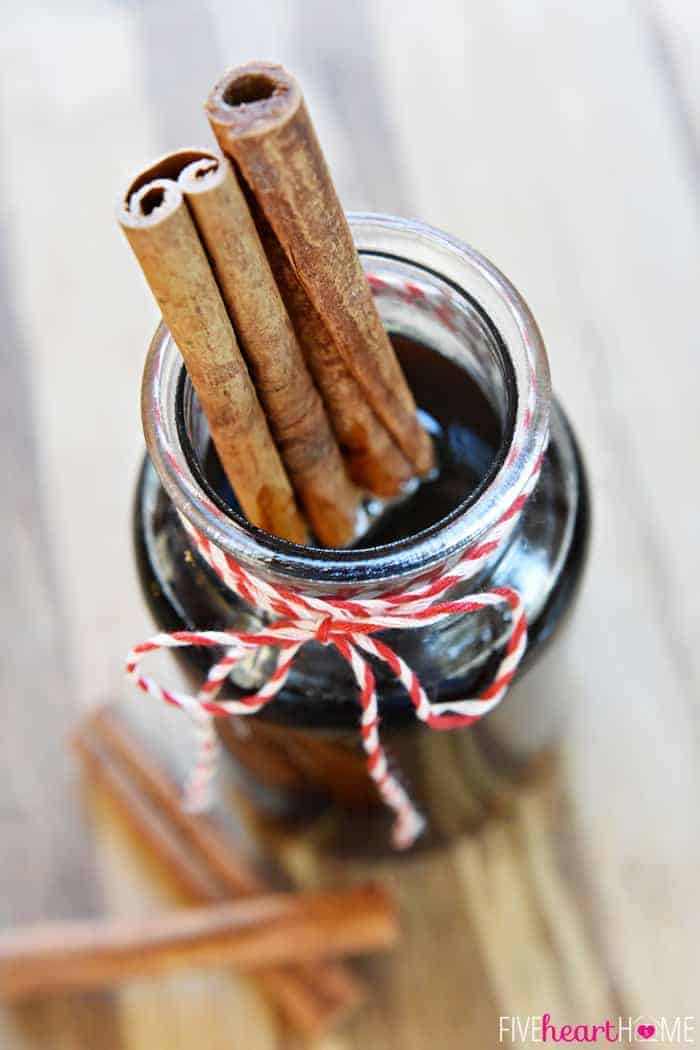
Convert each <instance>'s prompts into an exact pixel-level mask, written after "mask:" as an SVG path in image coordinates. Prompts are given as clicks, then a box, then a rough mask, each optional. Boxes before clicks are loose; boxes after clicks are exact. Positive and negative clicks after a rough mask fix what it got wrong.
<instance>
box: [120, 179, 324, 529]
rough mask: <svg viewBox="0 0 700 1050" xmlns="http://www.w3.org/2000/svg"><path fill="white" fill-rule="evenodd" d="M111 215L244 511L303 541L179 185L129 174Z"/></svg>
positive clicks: (302, 525)
mask: <svg viewBox="0 0 700 1050" xmlns="http://www.w3.org/2000/svg"><path fill="white" fill-rule="evenodd" d="M118 219H119V223H120V225H121V227H122V229H123V231H124V233H125V235H126V237H127V240H128V241H129V244H130V245H131V247H132V249H133V251H134V254H135V255H136V257H137V259H138V261H139V263H140V265H141V269H142V270H143V272H144V275H145V277H146V280H147V282H148V284H149V286H150V288H151V291H152V292H153V295H154V296H155V299H156V301H157V303H158V306H159V307H160V310H161V313H162V315H163V320H164V321H165V323H166V324H167V326H168V328H169V329H170V331H171V333H172V336H173V339H174V340H175V342H176V344H177V346H178V348H179V350H180V352H181V353H182V356H183V358H184V360H185V364H186V366H187V371H188V373H189V376H190V378H191V380H192V383H193V385H194V388H195V390H196V392H197V396H198V397H199V400H200V403H201V405H202V409H203V411H204V413H205V415H206V417H207V420H208V422H209V429H210V432H211V436H212V440H213V442H214V444H215V446H216V450H217V452H218V454H219V458H220V460H221V464H222V466H223V468H224V471H225V472H226V475H227V477H228V478H229V480H230V482H231V484H232V486H233V488H234V491H235V493H236V496H237V498H238V500H239V502H240V504H241V507H242V508H243V511H244V513H245V514H246V515H247V517H248V519H249V520H250V521H251V522H252V523H253V524H254V525H258V526H260V528H263V529H266V530H267V531H268V532H271V533H273V534H274V535H276V536H279V537H281V538H283V539H286V540H290V541H292V542H294V543H305V542H306V540H307V538H308V532H307V528H306V525H305V522H304V520H303V518H302V516H301V514H300V512H299V509H298V507H297V504H296V500H295V498H294V493H293V491H292V487H291V484H290V482H289V478H288V477H287V473H286V471H285V469H284V466H283V464H282V461H281V459H280V456H279V453H278V451H277V449H276V447H275V443H274V441H273V439H272V435H271V433H270V430H269V427H268V425H267V420H266V419H265V414H264V412H263V410H262V408H261V406H260V402H259V400H258V397H257V394H256V392H255V388H254V386H253V383H252V381H251V378H250V375H249V373H248V369H247V367H246V363H245V361H244V359H243V357H242V355H241V352H240V349H239V347H238V342H237V340H236V336H235V333H234V331H233V328H232V325H231V322H230V320H229V317H228V314H227V313H226V307H225V306H224V303H223V300H222V298H221V295H220V293H219V289H218V287H217V284H216V281H215V279H214V276H213V274H212V271H211V267H210V266H209V262H208V260H207V257H206V254H205V252H204V249H203V247H202V244H201V242H200V239H199V236H198V234H197V230H196V228H195V225H194V223H193V221H192V218H191V216H190V213H189V211H188V209H187V205H186V203H185V200H184V197H183V195H182V192H181V191H180V189H179V188H178V186H177V184H176V183H175V182H174V181H173V180H172V179H168V178H157V177H156V178H150V177H148V178H146V179H145V180H144V179H143V178H141V179H139V180H136V182H135V183H133V184H132V186H131V187H130V188H129V190H128V191H127V193H126V195H125V198H124V201H123V203H122V205H121V206H120V208H119V212H118Z"/></svg>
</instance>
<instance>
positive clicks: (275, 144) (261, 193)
mask: <svg viewBox="0 0 700 1050" xmlns="http://www.w3.org/2000/svg"><path fill="white" fill-rule="evenodd" d="M207 113H208V117H209V122H210V124H211V126H212V128H213V130H214V133H215V134H216V137H217V139H218V142H219V145H220V146H221V148H222V149H223V151H224V152H225V153H226V154H228V155H229V156H230V157H232V158H233V159H234V161H235V163H236V165H237V167H238V169H239V170H240V172H241V174H242V176H243V178H244V179H245V181H246V183H247V184H248V186H249V188H250V190H251V192H252V193H253V195H254V196H255V198H256V200H257V202H258V204H259V205H260V207H261V209H262V211H263V213H264V215H265V218H266V219H267V221H268V222H269V223H270V226H271V227H272V229H273V231H274V233H275V236H276V237H277V239H278V240H279V242H280V244H281V246H282V248H283V249H284V251H285V254H286V256H287V258H288V259H289V261H290V263H291V265H292V267H293V268H294V271H295V273H296V274H297V276H298V278H299V280H300V282H301V284H302V286H303V288H304V291H305V292H306V294H307V295H308V297H309V300H310V301H311V303H312V304H313V306H314V307H315V309H316V311H317V312H318V313H319V315H320V316H321V318H322V319H323V321H324V323H325V325H326V327H327V328H328V330H329V332H330V334H331V336H332V338H333V341H334V343H335V347H336V350H337V351H338V353H339V354H340V355H341V357H342V359H343V361H344V363H345V365H346V367H347V368H348V369H349V371H350V372H351V373H352V375H353V376H354V378H355V379H356V380H357V383H358V384H359V386H360V388H361V389H362V390H363V391H364V393H365V396H366V397H367V399H368V400H369V402H370V405H371V406H372V408H373V410H374V411H375V413H376V414H377V416H378V417H379V418H380V419H381V421H382V422H383V423H384V425H385V426H386V427H387V429H388V430H389V431H390V432H391V434H392V435H393V437H394V439H395V440H396V442H397V444H398V445H399V447H400V448H401V451H402V452H403V453H404V455H405V456H406V457H407V458H408V459H409V460H410V462H411V463H412V464H413V466H414V468H415V470H416V472H417V473H419V474H424V473H426V472H427V471H428V470H429V469H430V468H431V466H432V464H433V450H432V445H431V443H430V439H429V437H428V435H427V434H426V432H425V431H424V430H423V428H422V427H421V425H420V423H419V421H418V418H417V416H416V406H415V402H414V400H413V396H412V394H411V391H410V389H409V387H408V384H407V382H406V379H405V377H404V375H403V372H402V371H401V367H400V365H399V363H398V360H397V358H396V355H395V353H394V350H393V347H392V346H391V343H390V341H389V338H388V336H387V334H386V332H385V330H384V328H383V326H382V324H381V321H380V319H379V315H378V314H377V311H376V308H375V306H374V302H373V299H372V294H371V292H370V289H369V287H368V285H367V281H366V280H365V276H364V272H363V270H362V265H361V263H360V260H359V256H358V254H357V251H356V250H355V246H354V244H353V240H352V236H351V233H350V229H349V227H348V224H347V221H346V219H345V215H344V213H343V210H342V208H341V206H340V202H339V200H338V197H337V194H336V192H335V189H334V186H333V183H332V180H331V177H330V174H329V172H328V169H327V167H326V163H325V160H324V158H323V154H322V152H321V148H320V146H319V143H318V140H317V138H316V134H315V132H314V129H313V126H312V124H311V120H310V118H309V114H308V112H307V110H306V106H305V104H304V100H303V97H302V94H301V90H300V88H299V85H298V83H297V81H296V80H295V79H294V78H293V77H292V76H291V75H290V74H289V73H288V72H287V71H286V70H285V69H283V68H282V67H281V66H276V65H272V64H270V63H265V62H252V63H249V64H248V65H246V66H241V67H239V68H238V69H234V70H231V71H230V72H228V73H226V74H225V75H224V77H222V79H221V80H220V81H219V83H218V84H217V85H216V86H215V88H214V89H213V91H212V92H211V94H210V96H209V98H208V100H207Z"/></svg>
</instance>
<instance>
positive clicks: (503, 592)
mask: <svg viewBox="0 0 700 1050" xmlns="http://www.w3.org/2000/svg"><path fill="white" fill-rule="evenodd" d="M415 287H416V286H411V289H413V288H415ZM411 289H409V291H408V293H407V292H404V294H409V293H410V294H412V295H415V294H416V293H415V292H412V291H411ZM421 294H422V293H421ZM529 386H530V387H531V389H530V390H529V391H528V395H527V404H526V413H525V421H524V425H523V428H522V431H527V430H529V428H530V423H531V419H532V406H533V405H534V370H532V371H531V382H530V384H529ZM522 431H521V433H522ZM512 454H513V451H512V449H511V455H512ZM516 454H517V448H516ZM541 463H542V456H540V457H539V459H538V461H537V463H536V464H535V467H534V469H533V470H532V472H531V474H530V477H529V478H528V481H527V483H526V484H525V486H524V488H523V489H522V491H521V492H520V493H519V494H518V496H517V497H516V498H515V499H514V501H513V503H512V504H511V506H510V507H509V508H508V510H507V511H506V512H505V513H504V514H503V515H502V517H501V518H500V520H499V521H498V522H497V523H496V525H495V526H494V527H493V528H492V529H491V530H490V532H489V533H488V535H487V536H486V537H485V538H483V539H482V540H481V541H479V543H478V544H477V545H476V546H474V547H472V548H471V549H470V550H468V551H466V553H465V554H464V555H463V556H462V558H461V559H460V561H459V562H458V563H457V564H456V565H455V566H454V567H453V568H451V569H449V570H447V571H445V572H443V573H442V574H441V575H439V576H437V577H435V578H433V579H432V580H431V581H430V582H428V583H426V582H424V581H423V582H421V583H419V584H415V585H414V586H412V587H409V588H407V589H405V590H403V591H395V592H392V593H387V594H383V595H381V596H378V597H375V598H352V599H339V598H319V597H314V596H312V595H309V594H301V593H299V592H298V591H293V590H289V589H286V588H283V587H278V586H274V585H272V584H270V583H267V582H266V581H264V580H262V579H259V578H258V577H256V576H254V575H253V574H252V573H250V572H249V571H248V570H247V569H244V568H243V566H242V565H239V564H238V563H237V562H236V561H235V559H234V558H233V557H231V555H230V554H227V553H226V552H225V551H223V550H221V549H220V548H219V547H217V546H215V545H214V544H213V543H212V542H211V541H210V540H209V539H207V537H206V536H204V535H203V534H202V533H201V532H199V531H198V530H197V529H195V528H194V526H193V525H192V524H191V523H190V522H188V521H187V520H186V519H185V518H184V517H183V518H182V521H183V524H184V526H185V528H186V529H187V532H188V534H189V536H190V538H191V540H192V543H193V546H194V547H195V548H196V550H197V552H198V553H199V554H200V555H201V556H202V558H204V560H205V561H206V562H207V563H208V564H209V565H210V566H211V568H212V569H213V570H214V572H215V573H216V574H217V575H218V576H219V578H220V579H221V581H222V582H223V583H224V585H225V586H226V587H228V588H229V589H230V590H232V591H233V592H234V593H235V594H237V595H238V596H239V597H240V598H241V599H242V600H243V601H245V602H247V603H248V604H250V605H251V606H253V607H254V608H255V609H256V610H258V611H262V612H263V613H265V614H267V615H268V616H269V617H271V619H272V622H270V623H269V624H268V625H267V626H265V627H263V628H262V629H261V630H259V631H256V632H254V633H252V634H249V633H246V632H243V631H206V630H205V631H174V632H173V633H171V634H165V633H163V634H156V635H154V636H153V637H152V638H150V639H148V640H147V641H145V642H142V643H141V644H140V645H137V646H136V647H135V648H134V649H132V651H131V652H130V653H129V655H128V657H127V664H126V669H127V674H128V675H129V677H130V678H132V679H133V681H135V682H136V684H137V685H138V686H139V688H140V689H142V690H143V691H144V692H145V693H148V694H149V695H150V696H152V697H155V698H156V699H158V700H164V701H166V702H167V703H169V704H174V705H175V706H176V707H181V708H183V709H184V710H186V711H187V712H189V713H190V715H191V716H192V718H193V720H194V724H195V730H196V736H197V744H198V756H197V760H196V764H195V766H194V768H193V771H192V774H191V776H190V779H189V782H188V785H187V788H186V798H185V801H186V805H187V806H188V808H190V809H193V810H201V809H204V808H206V807H207V806H208V805H209V802H210V796H211V789H212V784H213V779H214V775H215V771H216V755H217V740H216V734H215V732H214V719H215V718H223V717H230V716H231V715H250V714H254V713H255V712H256V711H259V710H260V709H261V708H262V707H264V706H265V705H266V704H268V703H270V701H271V700H273V699H274V698H275V696H276V695H277V694H278V693H279V691H280V690H281V689H282V687H283V686H284V683H285V682H286V680H287V677H288V675H289V672H290V669H291V666H292V663H293V662H294V658H295V656H296V654H297V653H298V651H299V650H300V649H301V647H302V646H303V645H305V644H306V643H307V642H310V641H316V642H320V643H321V644H322V645H332V646H334V647H335V648H336V649H337V651H338V652H339V653H340V655H341V656H342V657H343V659H344V660H346V661H347V663H348V664H349V665H350V667H351V669H352V672H353V675H354V677H355V680H356V682H357V685H358V688H359V702H360V707H361V710H362V715H361V719H360V733H361V739H362V746H363V748H364V750H365V753H366V755H367V769H368V772H369V775H370V776H371V777H372V779H373V780H374V782H375V784H376V786H377V790H378V792H379V794H380V796H381V797H382V799H383V800H384V802H385V803H386V804H387V805H388V806H389V807H390V808H391V809H392V810H394V813H395V823H394V830H393V839H394V844H395V845H396V846H397V847H398V848H407V847H409V846H411V845H412V844H413V842H414V841H415V839H416V838H417V837H418V835H420V833H421V831H422V830H423V827H424V824H425V822H424V819H423V817H422V816H421V815H420V813H419V812H418V810H417V809H416V807H415V806H414V804H413V802H412V801H411V799H410V798H409V796H408V794H407V792H406V790H405V789H404V787H403V786H402V784H401V783H400V781H399V779H398V778H397V776H396V775H395V774H394V773H393V772H392V771H391V770H390V768H389V763H388V761H387V757H386V754H385V752H384V748H383V747H382V743H381V740H380V737H379V721H380V718H379V707H378V701H377V692H376V688H375V678H374V674H373V672H372V668H371V666H370V663H369V662H368V660H367V656H370V657H373V658H374V659H376V660H378V661H380V662H382V663H384V664H386V665H387V666H388V667H389V668H390V670H391V671H392V672H393V674H394V675H395V676H396V678H398V680H399V681H400V682H401V683H402V685H403V686H404V688H405V689H406V692H407V694H408V696H409V698H410V700H411V703H412V704H413V707H414V710H415V714H416V717H417V718H419V719H420V720H421V721H422V722H424V723H425V724H426V725H428V726H429V727H430V728H431V729H455V728H458V727H461V726H468V725H471V724H472V723H473V722H476V721H478V719H480V718H482V717H483V716H484V715H485V714H486V713H487V712H488V711H490V710H491V709H492V708H494V707H495V706H496V705H497V704H498V703H499V702H500V701H501V700H502V699H503V696H504V695H505V693H506V691H507V689H508V686H509V684H510V682H511V680H512V678H513V676H514V675H515V672H516V670H517V668H518V665H519V663H520V660H521V659H522V656H523V653H524V652H525V648H526V644H527V623H526V618H525V613H524V610H523V606H522V602H521V598H520V595H519V594H518V592H517V591H515V590H513V589H512V588H509V587H496V588H492V589H490V590H487V591H483V592H481V593H478V594H471V595H467V596H466V597H464V598H459V599H452V600H450V599H445V597H444V596H445V595H446V594H447V593H448V592H449V591H451V590H453V589H454V588H455V587H456V586H457V585H458V584H460V583H462V582H463V581H464V580H466V579H469V578H472V577H474V576H475V575H476V574H477V573H478V572H479V571H480V569H481V568H482V567H483V566H484V565H485V564H486V563H487V562H488V561H489V560H490V559H491V558H492V557H493V556H494V554H495V552H496V551H497V550H498V549H499V548H500V547H501V546H502V544H503V543H504V542H505V540H506V539H507V537H508V536H509V535H510V534H511V532H512V529H513V527H514V525H515V523H516V521H517V519H518V517H519V516H520V513H521V511H522V509H523V507H524V505H525V503H526V502H527V500H528V498H529V496H530V494H531V493H532V491H533V489H534V488H535V486H536V484H537V480H538V477H539V473H540V468H541ZM503 605H507V606H508V607H509V610H510V618H511V631H510V635H509V639H508V642H507V644H506V648H505V652H504V655H503V658H502V660H501V662H500V665H499V667H498V669H497V671H496V674H495V676H494V679H493V681H492V682H491V684H490V685H489V687H488V688H487V689H486V690H485V691H484V692H483V693H482V694H481V695H480V696H479V697H477V698H475V699H469V700H460V701H449V702H447V703H440V704H433V703H431V702H430V700H429V699H428V697H427V695H426V693H425V690H424V689H423V686H422V685H421V682H420V679H419V678H418V675H417V674H416V673H415V672H414V671H413V670H412V669H411V668H410V667H409V666H408V664H407V663H406V662H405V661H404V660H403V659H402V658H401V657H400V656H399V655H398V654H397V653H396V652H395V651H394V650H393V649H391V648H390V647H389V646H388V645H386V643H385V642H382V641H381V640H380V639H379V638H378V637H376V633H377V632H378V631H383V630H388V629H396V628H401V629H412V628H419V627H425V626H428V625H429V624H435V623H439V622H440V621H442V620H444V619H446V618H447V617H450V616H455V615H459V614H466V613H475V612H478V611H479V610H481V609H484V608H486V607H489V606H503ZM188 646H198V647H203V648H221V649H223V650H224V655H223V656H222V657H221V658H220V659H219V660H218V661H217V662H216V663H215V664H214V665H213V666H212V668H211V670H210V671H209V674H208V675H207V678H206V681H205V682H204V684H203V685H202V687H201V689H200V690H199V692H198V694H197V695H196V696H190V695H188V694H186V693H181V692H177V691H175V690H170V689H165V688H164V687H163V686H161V685H159V684H158V683H157V682H156V681H155V680H154V679H152V678H150V677H147V676H146V675H144V674H142V673H141V671H140V663H141V661H142V660H143V659H144V657H145V656H146V655H147V654H148V653H152V652H154V651H155V650H158V649H174V648H183V647H188ZM268 647H269V648H271V649H272V650H274V651H275V652H276V665H275V669H274V671H273V672H272V673H271V674H270V676H269V678H268V679H267V681H266V682H265V684H264V685H263V686H262V687H261V688H260V689H259V690H258V692H256V693H254V694H252V695H250V696H245V697H242V698H240V699H238V700H225V701H224V700H218V699H217V697H218V694H219V692H220V691H221V688H222V686H223V685H224V683H225V682H226V679H227V678H228V676H229V674H230V672H231V670H232V669H233V668H234V667H235V665H236V664H237V663H238V662H239V661H240V660H241V659H242V657H244V656H245V655H246V654H247V653H250V652H255V651H257V650H260V649H262V648H268Z"/></svg>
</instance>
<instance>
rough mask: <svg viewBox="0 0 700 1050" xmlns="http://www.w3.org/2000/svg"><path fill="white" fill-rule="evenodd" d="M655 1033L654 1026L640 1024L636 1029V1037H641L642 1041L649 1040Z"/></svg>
mask: <svg viewBox="0 0 700 1050" xmlns="http://www.w3.org/2000/svg"><path fill="white" fill-rule="evenodd" d="M655 1031H656V1025H653V1024H640V1025H638V1027H637V1035H639V1036H641V1038H642V1039H651V1037H652V1035H653V1034H654V1032H655Z"/></svg>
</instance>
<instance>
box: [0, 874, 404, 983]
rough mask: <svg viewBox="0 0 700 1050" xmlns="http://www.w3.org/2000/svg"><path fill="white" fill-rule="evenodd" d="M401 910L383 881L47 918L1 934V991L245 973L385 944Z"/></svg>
mask: <svg viewBox="0 0 700 1050" xmlns="http://www.w3.org/2000/svg"><path fill="white" fill-rule="evenodd" d="M397 932H398V931H397V925H396V916H395V912H394V909H393V906H392V904H391V901H390V900H389V898H388V896H387V894H386V893H385V892H384V891H383V890H382V889H380V887H378V886H364V887H358V888H355V889H349V890H340V891H335V892H329V891H326V892H320V891H316V892H313V893H278V894H268V895H266V896H255V897H249V898H247V899H241V900H238V901H229V902H227V903H224V904H216V905H209V906H207V907H205V908H186V909H180V910H179V911H171V912H168V913H166V914H164V915H159V916H155V917H146V918H141V919H139V920H138V921H124V920H114V919H112V920H110V919H103V920H92V919H88V920H83V921H72V922H54V923H44V924H42V925H38V926H29V927H24V928H21V929H18V930H9V931H7V932H4V933H0V998H2V999H4V1000H5V1001H12V1002H16V1001H18V1000H20V999H27V998H30V997H36V996H46V995H51V994H56V993H60V992H66V991H80V992H85V991H90V990H92V989H95V988H103V987H108V986H110V985H114V984H118V983H121V982H124V981H126V980H128V979H129V978H133V977H144V976H158V975H162V974H168V973H173V972H175V971H178V970H184V969H194V968H196V967H205V968H214V967H221V966H231V967H234V968H235V969H237V970H241V971H244V972H250V971H255V970H258V969H261V968H263V967H266V966H273V965H281V964H284V963H292V962H294V963H296V962H299V961H304V960H311V959H320V958H326V957H330V956H335V955H360V954H366V953H368V952H373V951H379V950H386V949H387V948H390V947H391V946H392V945H393V944H394V943H395V941H396V938H397Z"/></svg>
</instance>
